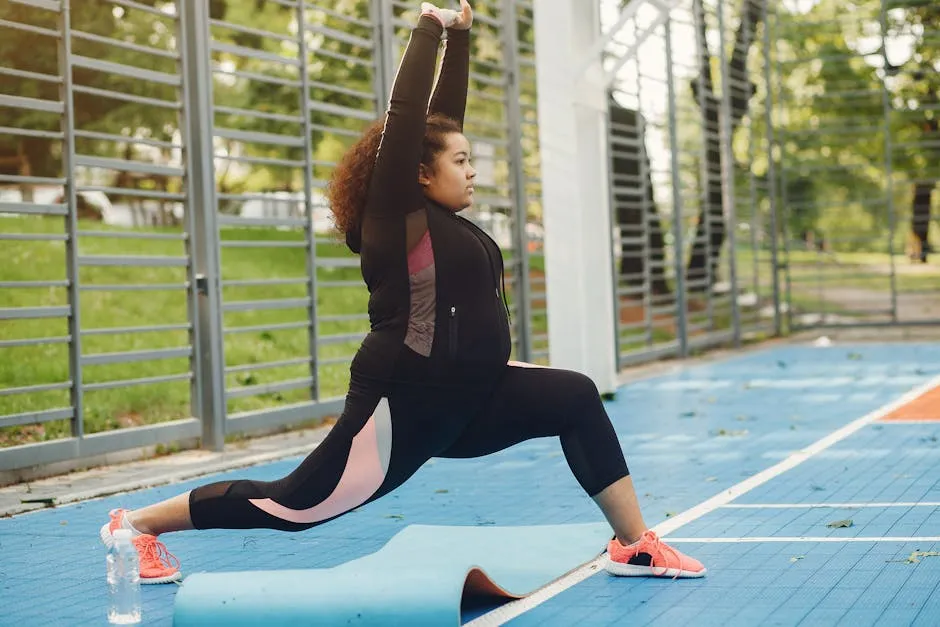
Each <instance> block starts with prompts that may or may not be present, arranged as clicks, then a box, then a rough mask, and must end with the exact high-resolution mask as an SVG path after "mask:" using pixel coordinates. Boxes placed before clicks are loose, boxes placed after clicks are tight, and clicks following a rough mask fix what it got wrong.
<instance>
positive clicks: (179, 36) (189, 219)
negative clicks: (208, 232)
mask: <svg viewBox="0 0 940 627" xmlns="http://www.w3.org/2000/svg"><path fill="white" fill-rule="evenodd" d="M184 1H185V0H177V1H176V2H175V4H176V16H177V19H176V41H177V44H176V45H177V48H178V49H179V52H180V56H179V59H178V60H177V62H176V71H177V73H178V74H179V75H180V77H182V79H183V81H182V84H181V87H180V92H179V93H180V97H181V101H182V103H183V106H182V107H181V108H180V110H179V113H178V114H177V117H176V119H177V125H178V128H179V129H180V135H181V138H182V146H183V155H184V157H185V158H187V161H186V162H184V163H185V166H184V167H185V168H186V169H185V171H184V173H183V185H184V190H185V194H186V196H185V201H184V202H185V209H184V219H185V224H186V233H187V234H188V235H187V237H186V238H185V240H184V241H183V246H184V248H185V250H186V261H187V263H186V278H187V280H188V281H189V289H187V290H186V314H187V316H188V318H187V319H188V320H189V333H188V334H189V345H190V346H191V347H192V349H193V350H192V354H191V355H190V357H189V371H190V373H192V375H193V376H192V378H191V379H190V382H189V407H190V409H189V411H190V415H192V416H199V415H201V408H202V392H203V389H204V386H203V382H204V377H203V370H202V368H200V356H201V351H200V349H199V338H200V331H199V325H198V324H197V320H198V318H199V281H198V272H197V270H196V263H195V258H196V242H194V241H193V234H194V233H195V232H196V213H197V211H196V208H195V205H194V204H193V196H192V194H190V193H189V190H190V187H191V176H192V171H191V169H190V163H189V161H188V156H189V152H190V147H189V131H188V124H189V113H190V110H189V101H188V100H187V99H186V72H187V68H188V65H187V61H188V57H187V56H186V45H185V38H184V33H183V30H184V29H185V26H184V25H183V20H182V17H181V16H182V11H183V7H182V3H183V2H184Z"/></svg>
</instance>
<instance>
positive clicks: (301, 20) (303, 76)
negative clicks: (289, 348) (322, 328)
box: [297, 0, 320, 401]
mask: <svg viewBox="0 0 940 627" xmlns="http://www.w3.org/2000/svg"><path fill="white" fill-rule="evenodd" d="M304 4H305V0H298V1H297V22H298V24H299V27H298V28H297V33H298V36H299V37H300V41H299V42H298V44H299V45H298V54H299V55H300V83H301V90H302V92H301V94H300V110H301V111H302V112H303V116H304V207H305V208H306V213H307V223H306V224H305V225H304V231H305V235H306V243H307V297H308V298H309V299H310V305H309V306H308V307H307V319H308V320H309V322H310V327H309V329H308V342H309V346H310V348H309V351H310V377H311V381H310V398H311V399H312V400H315V401H316V400H320V368H319V365H318V364H319V351H318V346H317V337H318V329H317V234H316V231H315V229H314V226H313V139H312V136H313V129H312V128H311V126H310V74H309V71H308V67H307V65H308V61H307V52H308V51H307V30H306V24H307V15H306V12H305V11H304Z"/></svg>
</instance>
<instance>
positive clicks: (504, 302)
mask: <svg viewBox="0 0 940 627" xmlns="http://www.w3.org/2000/svg"><path fill="white" fill-rule="evenodd" d="M454 218H455V219H457V220H458V221H460V222H463V223H464V224H466V225H467V226H468V227H469V228H470V230H471V231H473V232H474V233H476V234H478V237H483V238H486V239H487V240H489V241H490V242H492V243H493V246H495V247H496V248H497V249H499V245H498V244H497V243H496V242H495V241H494V240H493V238H492V237H490V236H489V234H488V233H487V232H486V231H484V230H483V229H481V228H480V227H478V226H477V225H476V224H474V223H473V221H472V220H468V219H466V218H462V217H460V216H456V215H455V216H454ZM483 250H484V251H485V252H486V256H487V258H489V260H490V265H491V266H492V265H493V257H492V256H491V255H490V249H489V248H488V247H487V246H486V244H484V245H483ZM497 256H498V258H499V276H500V277H501V278H503V281H505V275H504V273H505V271H506V267H505V264H503V256H502V254H500V255H497ZM493 283H494V285H495V286H496V300H497V301H498V300H502V306H503V307H504V310H505V312H506V318H507V320H511V317H510V315H509V303H508V302H507V300H506V294H505V292H506V289H505V282H504V283H503V298H502V299H500V294H499V282H498V281H497V279H496V278H495V277H494V278H493Z"/></svg>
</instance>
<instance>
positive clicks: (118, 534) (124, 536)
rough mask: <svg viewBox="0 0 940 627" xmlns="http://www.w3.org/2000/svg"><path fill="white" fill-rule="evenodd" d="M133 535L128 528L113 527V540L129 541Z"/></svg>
mask: <svg viewBox="0 0 940 627" xmlns="http://www.w3.org/2000/svg"><path fill="white" fill-rule="evenodd" d="M132 537H133V535H132V534H131V530H130V529H115V530H114V539H115V540H127V541H128V542H130V540H131V538H132Z"/></svg>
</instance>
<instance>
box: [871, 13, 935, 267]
mask: <svg viewBox="0 0 940 627" xmlns="http://www.w3.org/2000/svg"><path fill="white" fill-rule="evenodd" d="M888 16H889V17H888V23H886V25H885V26H886V29H887V32H885V33H884V36H885V37H886V39H889V40H891V39H894V38H895V36H909V37H913V39H914V41H913V45H912V49H911V54H910V57H909V58H908V59H906V60H904V61H903V62H901V63H898V64H897V65H894V64H892V63H891V62H890V60H888V59H887V55H886V61H887V65H886V81H887V84H888V85H889V87H890V88H891V91H892V96H893V98H892V101H893V102H892V104H893V106H894V109H895V116H894V117H895V119H896V120H897V122H898V124H896V125H895V128H894V129H893V130H894V132H895V134H896V135H897V136H898V140H899V141H898V142H897V143H899V144H900V149H897V150H896V153H897V154H896V155H895V159H896V163H895V165H896V169H897V170H899V171H902V172H904V173H906V174H907V176H908V178H909V180H910V185H911V224H910V230H911V234H912V235H913V236H914V238H915V240H916V242H915V246H914V251H913V252H914V255H913V256H914V257H915V258H916V259H917V260H918V261H920V262H922V263H926V262H927V258H928V255H929V253H930V252H932V250H931V245H930V223H931V195H932V193H933V191H934V188H935V187H936V183H937V180H938V179H940V172H938V169H937V164H938V163H940V124H938V117H940V79H938V69H940V50H938V49H937V46H936V45H935V44H934V43H933V42H932V41H931V38H932V37H934V36H935V34H936V33H937V31H938V30H940V6H938V5H936V4H934V3H925V4H923V5H920V6H908V7H904V8H900V9H895V10H892V11H890V12H889V13H888ZM883 45H884V46H886V45H887V42H885V43H884V44H883Z"/></svg>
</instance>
